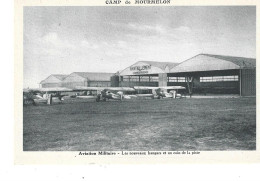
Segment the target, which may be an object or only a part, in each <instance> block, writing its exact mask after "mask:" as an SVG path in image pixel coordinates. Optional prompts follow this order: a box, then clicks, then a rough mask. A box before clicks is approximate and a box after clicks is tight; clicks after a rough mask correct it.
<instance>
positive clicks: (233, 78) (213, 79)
mask: <svg viewBox="0 0 260 181" xmlns="http://www.w3.org/2000/svg"><path fill="white" fill-rule="evenodd" d="M226 81H238V75H230V76H211V77H200V82H226Z"/></svg>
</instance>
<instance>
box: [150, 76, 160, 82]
mask: <svg viewBox="0 0 260 181" xmlns="http://www.w3.org/2000/svg"><path fill="white" fill-rule="evenodd" d="M150 82H159V78H158V77H155V76H151V77H150Z"/></svg>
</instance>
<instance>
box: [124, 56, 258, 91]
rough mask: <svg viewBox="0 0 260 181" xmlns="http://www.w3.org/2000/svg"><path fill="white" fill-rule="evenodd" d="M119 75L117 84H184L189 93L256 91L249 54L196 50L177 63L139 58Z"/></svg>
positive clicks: (254, 72)
mask: <svg viewBox="0 0 260 181" xmlns="http://www.w3.org/2000/svg"><path fill="white" fill-rule="evenodd" d="M119 75H120V78H119V86H129V87H133V86H184V87H186V88H187V90H188V91H187V93H189V94H193V93H199V94H201V93H202V94H208V93H217V94H238V95H241V96H255V95H256V59H252V58H243V57H232V56H221V55H211V54H199V55H197V56H194V57H192V58H190V59H188V60H185V61H183V62H181V63H179V64H176V63H171V62H151V61H139V62H137V63H135V64H133V65H131V66H129V67H127V68H126V69H124V70H123V71H121V72H120V74H119Z"/></svg>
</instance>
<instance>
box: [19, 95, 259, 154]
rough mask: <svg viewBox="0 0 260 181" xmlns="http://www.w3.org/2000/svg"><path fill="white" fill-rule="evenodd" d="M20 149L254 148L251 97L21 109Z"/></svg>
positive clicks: (77, 103)
mask: <svg viewBox="0 0 260 181" xmlns="http://www.w3.org/2000/svg"><path fill="white" fill-rule="evenodd" d="M23 114H24V116H23V118H24V120H23V149H24V151H36V150H37V151H47V150H48V151H52V150H53V151H71V150H73V151H83V150H84V151H94V150H95V151H111V150H113V151H119V150H120V151H121V150H129V151H130V150H139V151H142V150H143V151H147V150H158V151H159V150H200V151H203V150H215V151H218V150H255V149H256V100H255V98H226V99H224V98H220V99H162V100H148V99H147V100H127V101H122V102H120V101H107V102H94V100H88V101H87V100H84V101H83V100H65V102H64V103H62V104H56V105H52V106H47V105H41V106H26V107H24V110H23Z"/></svg>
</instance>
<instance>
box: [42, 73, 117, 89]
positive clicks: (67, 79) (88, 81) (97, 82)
mask: <svg viewBox="0 0 260 181" xmlns="http://www.w3.org/2000/svg"><path fill="white" fill-rule="evenodd" d="M113 75H114V73H102V72H101V73H100V72H73V73H71V74H69V75H63V76H61V75H60V76H57V77H56V76H54V75H50V76H49V77H47V78H46V79H45V80H43V81H41V82H40V84H41V86H42V87H43V88H44V87H47V86H48V87H67V88H75V87H76V86H86V87H111V86H116V85H113V83H112V85H111V78H112V77H113ZM61 77H62V78H61Z"/></svg>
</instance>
